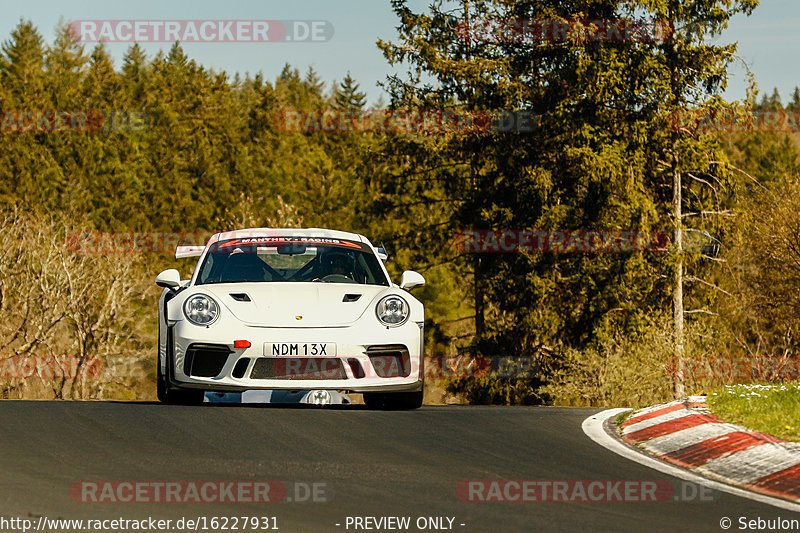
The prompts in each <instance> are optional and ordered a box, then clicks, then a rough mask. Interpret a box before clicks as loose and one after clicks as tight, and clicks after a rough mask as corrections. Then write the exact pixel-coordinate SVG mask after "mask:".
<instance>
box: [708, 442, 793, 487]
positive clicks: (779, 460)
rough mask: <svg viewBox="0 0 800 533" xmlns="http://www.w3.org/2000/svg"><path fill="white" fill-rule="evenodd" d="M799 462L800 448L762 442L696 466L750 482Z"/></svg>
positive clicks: (741, 481) (735, 479) (715, 473)
mask: <svg viewBox="0 0 800 533" xmlns="http://www.w3.org/2000/svg"><path fill="white" fill-rule="evenodd" d="M798 464H800V450H798V449H797V448H796V447H788V446H786V445H785V444H784V443H764V444H761V445H759V446H755V447H753V448H750V449H747V450H744V451H741V452H737V453H735V454H733V455H728V456H726V457H721V458H719V459H713V460H711V461H709V462H708V463H706V464H705V465H703V466H701V467H698V468H697V470H698V471H699V472H707V473H710V474H713V475H717V476H723V477H725V478H727V479H732V480H734V481H736V482H737V483H743V484H751V483H753V482H754V481H755V480H757V479H761V478H763V477H765V476H768V475H770V474H774V473H776V472H779V471H781V470H785V469H787V468H790V467H793V466H795V465H798Z"/></svg>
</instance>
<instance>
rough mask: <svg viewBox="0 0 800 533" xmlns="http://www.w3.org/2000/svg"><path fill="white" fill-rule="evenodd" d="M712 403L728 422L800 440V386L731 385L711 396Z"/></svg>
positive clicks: (712, 408)
mask: <svg viewBox="0 0 800 533" xmlns="http://www.w3.org/2000/svg"><path fill="white" fill-rule="evenodd" d="M708 406H709V408H710V409H711V412H712V413H714V414H715V415H716V416H718V417H719V418H721V419H723V420H724V421H725V422H730V423H732V424H739V425H741V426H745V427H747V428H750V429H755V430H757V431H761V432H763V433H769V434H771V435H775V436H776V437H780V438H782V439H786V440H793V441H800V385H796V384H784V385H727V386H725V387H723V388H721V389H716V390H715V391H713V392H711V393H710V394H709V395H708Z"/></svg>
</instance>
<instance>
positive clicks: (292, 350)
mask: <svg viewBox="0 0 800 533" xmlns="http://www.w3.org/2000/svg"><path fill="white" fill-rule="evenodd" d="M264 355H265V356H267V357H336V343H333V342H265V343H264Z"/></svg>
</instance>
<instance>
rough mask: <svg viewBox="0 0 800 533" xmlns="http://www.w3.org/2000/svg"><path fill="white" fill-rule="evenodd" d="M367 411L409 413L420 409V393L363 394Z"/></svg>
mask: <svg viewBox="0 0 800 533" xmlns="http://www.w3.org/2000/svg"><path fill="white" fill-rule="evenodd" d="M364 404H366V406H367V409H383V410H385V411H409V410H412V409H419V408H420V407H422V391H417V392H365V393H364Z"/></svg>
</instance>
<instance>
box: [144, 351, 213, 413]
mask: <svg viewBox="0 0 800 533" xmlns="http://www.w3.org/2000/svg"><path fill="white" fill-rule="evenodd" d="M169 366H170V364H169V361H167V372H166V375H165V374H164V373H163V372H161V363H160V362H159V364H158V369H157V370H156V396H157V397H158V401H159V402H161V403H166V404H171V405H200V404H202V403H203V398H204V397H205V394H206V393H205V391H202V390H197V389H172V388H170V387H169V378H168V376H169V373H170V372H169Z"/></svg>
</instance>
